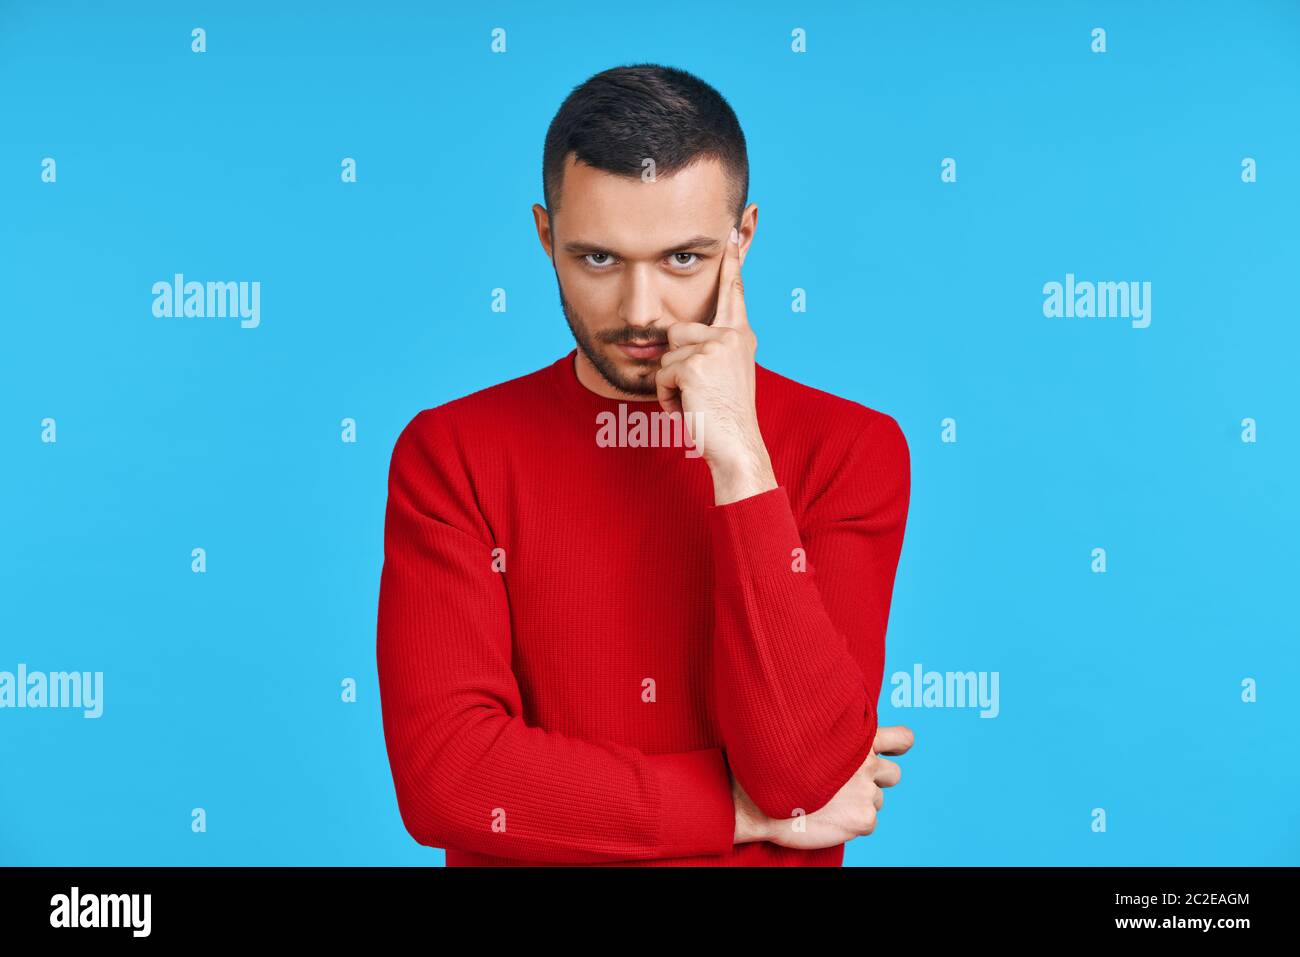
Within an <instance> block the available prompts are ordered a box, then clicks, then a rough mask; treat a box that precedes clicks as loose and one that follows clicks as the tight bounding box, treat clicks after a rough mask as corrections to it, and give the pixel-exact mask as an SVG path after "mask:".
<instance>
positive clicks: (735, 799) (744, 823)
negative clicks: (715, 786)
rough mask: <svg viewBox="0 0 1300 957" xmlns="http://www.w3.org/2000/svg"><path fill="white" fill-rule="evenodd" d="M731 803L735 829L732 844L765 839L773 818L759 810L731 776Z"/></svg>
mask: <svg viewBox="0 0 1300 957" xmlns="http://www.w3.org/2000/svg"><path fill="white" fill-rule="evenodd" d="M731 797H732V803H733V804H734V806H735V809H736V831H735V834H734V835H733V838H732V842H731V843H732V844H748V843H751V842H753V841H766V840H767V839H768V838H769V837H771V834H772V825H773V824H774V823H775V822H773V820H772V819H771V818H770V817H768V816H767V815H766V814H764V813H763V812H762V811H761V810H759V808H758V806H757V805H756V804H754V802H753V801H751V800H750V799H749V795H748V794H746V793H745V792H744V789H742V788H741V786H740V783H739V782H738V781H736V779H735V778H732V781H731Z"/></svg>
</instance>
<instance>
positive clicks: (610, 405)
mask: <svg viewBox="0 0 1300 957" xmlns="http://www.w3.org/2000/svg"><path fill="white" fill-rule="evenodd" d="M577 356H578V347H577V346H574V347H573V348H572V349H570V350H569V354H568V355H566V356H564V357H563V358H561V359H558V360H556V361H555V362H553V363H552V364H551V370H550V371H551V378H552V380H554V382H555V384H556V386H557V387H558V388H559V390H560V392H562V393H563V394H564V396H565V397H566V399H567V400H568V401H569V402H571V403H574V404H576V405H578V406H579V407H580V408H584V409H590V410H592V411H596V412H600V411H605V410H608V411H611V412H617V411H618V407H619V406H620V405H622V404H624V403H626V404H627V406H628V410H629V411H635V410H637V409H640V410H642V411H646V412H654V411H656V410H659V409H660V405H659V400H658V399H657V398H655V397H653V396H651V397H650V398H648V399H644V400H641V399H612V398H610V397H609V396H604V395H601V394H600V393H598V392H592V391H591V390H590V389H588V388H587V387H586V386H585V385H583V384H582V380H580V379H579V378H578V369H577V366H576V365H575V362H576V361H577Z"/></svg>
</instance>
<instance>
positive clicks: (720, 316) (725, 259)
mask: <svg viewBox="0 0 1300 957" xmlns="http://www.w3.org/2000/svg"><path fill="white" fill-rule="evenodd" d="M731 236H732V237H735V238H734V239H730V238H729V240H728V242H726V243H725V244H724V245H725V247H726V251H725V252H724V253H723V255H722V269H721V271H720V272H719V274H718V308H717V311H716V313H715V315H714V317H713V325H714V326H722V327H726V326H731V327H733V328H738V329H743V328H746V327H747V326H748V325H749V317H748V316H747V314H746V312H745V287H744V284H743V283H742V282H741V279H740V234H739V233H738V232H737V231H736V229H735V227H732V230H731Z"/></svg>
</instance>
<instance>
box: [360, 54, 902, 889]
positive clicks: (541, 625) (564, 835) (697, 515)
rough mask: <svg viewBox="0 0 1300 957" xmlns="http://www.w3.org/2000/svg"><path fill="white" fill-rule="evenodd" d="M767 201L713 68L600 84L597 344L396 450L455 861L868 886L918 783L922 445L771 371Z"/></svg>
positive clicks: (569, 314)
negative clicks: (896, 587) (909, 644)
mask: <svg viewBox="0 0 1300 957" xmlns="http://www.w3.org/2000/svg"><path fill="white" fill-rule="evenodd" d="M748 180H749V173H748V159H747V155H746V151H745V140H744V135H743V133H742V132H741V129H740V125H739V123H738V122H737V120H736V117H735V114H734V113H733V112H732V110H731V108H730V107H729V106H728V104H727V103H726V101H725V100H724V99H723V98H722V97H721V96H720V95H719V94H718V92H717V91H716V90H714V89H713V88H712V87H710V86H708V85H707V84H705V83H703V82H702V81H700V80H699V79H697V78H695V77H693V76H691V75H690V74H688V73H684V72H682V71H680V70H674V69H670V68H665V67H659V66H653V65H638V66H631V67H622V68H618V69H613V70H607V71H605V72H603V73H600V74H598V75H596V76H594V77H592V78H591V79H590V80H588V81H587V82H586V83H584V84H582V85H581V86H579V87H577V88H576V89H575V90H574V91H573V92H572V93H571V94H570V95H569V97H568V98H567V99H566V100H565V102H564V104H563V105H562V106H561V108H560V110H559V112H558V113H557V114H556V116H555V118H554V120H553V121H552V123H551V126H550V129H549V131H548V133H547V137H546V146H545V151H544V157H543V188H544V196H545V200H546V206H545V207H542V206H534V208H533V212H534V216H535V218H536V224H537V232H538V236H539V238H540V240H541V244H542V247H543V248H544V249H545V250H546V253H547V255H548V256H549V257H550V259H551V263H552V265H553V267H554V270H555V275H556V280H557V283H558V285H559V290H560V303H561V306H562V308H563V311H564V314H565V316H566V318H567V320H568V323H569V328H570V329H571V330H572V332H573V336H574V339H575V340H576V342H577V348H575V349H574V350H573V351H571V352H570V353H569V354H568V355H566V356H564V357H563V358H561V359H559V360H557V361H556V362H554V363H551V364H550V365H548V366H546V367H544V368H541V369H538V370H537V371H536V372H533V373H531V374H528V375H525V376H522V377H520V378H516V379H512V380H510V381H508V382H503V383H500V384H498V385H495V386H492V387H490V388H486V389H483V390H481V391H478V392H475V393H473V394H472V395H468V396H464V397H461V398H458V399H455V400H453V401H450V402H447V403H445V404H443V405H440V406H438V407H436V408H431V409H426V410H424V411H422V412H420V413H419V414H417V415H416V416H415V417H414V418H413V419H412V420H411V421H410V423H409V424H408V425H407V426H406V427H405V429H404V430H403V431H402V433H401V435H400V436H399V437H398V439H397V442H396V445H395V447H394V449H393V456H392V464H391V471H390V475H389V491H388V506H387V517H386V523H385V529H384V536H385V537H384V566H383V573H382V576H381V580H380V595H379V615H378V643H377V656H378V669H379V682H380V694H381V701H382V710H383V724H384V734H385V740H386V744H387V748H388V755H389V759H390V762H391V766H392V773H393V781H394V784H395V787H396V792H397V801H398V807H399V809H400V812H401V816H402V820H403V822H404V823H405V825H406V827H407V829H408V831H409V832H410V833H411V835H412V836H413V837H414V838H415V839H416V840H417V841H419V842H420V843H421V844H425V845H429V846H432V847H443V848H446V850H447V864H448V865H451V866H456V865H510V864H515V865H518V864H553V865H558V864H611V865H665V864H667V865H681V864H703V865H779V866H789V865H829V866H838V865H840V864H841V863H842V861H843V853H844V842H845V841H847V840H851V839H852V838H853V837H855V836H857V835H859V834H868V833H870V832H871V831H872V829H873V827H874V824H875V820H876V812H877V811H878V810H879V809H880V806H881V802H882V801H883V792H882V791H881V787H888V786H890V785H893V784H894V783H896V782H897V781H898V779H899V767H898V765H897V764H896V763H894V762H891V761H888V760H886V759H883V758H880V757H879V756H878V755H877V752H879V753H885V754H901V753H903V752H904V751H906V750H907V748H908V747H909V746H910V745H911V743H912V735H911V732H910V731H909V730H908V729H906V728H902V727H893V728H878V727H877V718H876V700H877V698H878V696H879V693H880V685H881V681H882V678H883V668H884V653H885V646H884V643H885V629H886V623H887V621H888V615H889V605H890V598H891V594H892V590H893V583H894V575H895V569H896V567H897V563H898V559H899V553H900V550H901V548H902V542H903V530H904V526H905V524H906V520H907V510H908V503H909V495H910V478H911V474H910V459H909V454H908V447H907V442H906V440H905V438H904V436H903V433H902V430H901V429H900V428H899V426H898V423H897V422H896V421H895V420H894V419H893V418H892V417H890V416H889V415H887V414H884V413H882V412H878V411H875V410H872V409H869V408H867V407H865V406H863V405H860V404H858V403H856V402H852V401H850V400H847V399H843V398H839V397H836V396H833V395H830V394H828V393H825V392H822V391H819V390H817V389H814V388H810V387H808V386H805V385H801V384H800V383H797V382H794V381H792V380H790V379H787V378H785V377H783V376H781V375H778V374H777V373H775V372H773V371H771V370H769V369H766V368H764V367H763V366H761V365H758V364H757V363H756V362H755V361H754V356H755V350H756V337H755V334H754V331H753V330H752V328H751V327H750V325H749V321H748V317H747V314H746V309H745V303H744V298H743V289H742V286H741V281H740V266H741V262H742V261H743V258H744V253H745V250H746V249H747V248H748V246H749V244H750V243H751V242H752V241H753V238H754V234H755V228H756V221H757V215H758V209H757V206H754V205H750V206H748V207H746V205H745V202H746V197H747V193H748ZM733 227H734V228H733ZM733 237H734V238H733ZM737 240H738V241H737ZM651 412H655V413H659V415H660V416H661V418H660V419H659V421H658V423H657V424H653V425H651V427H650V429H649V430H648V432H647V430H646V429H645V428H644V421H645V420H646V419H648V418H650V416H649V415H648V413H651ZM669 413H671V414H672V415H673V418H672V419H671V422H670V425H672V426H675V430H674V429H673V428H669V427H663V428H662V429H661V428H660V426H661V425H662V424H663V422H664V421H665V419H667V418H668V415H669ZM638 414H639V416H638ZM638 418H639V420H640V422H641V423H642V424H641V425H640V426H638V425H636V424H630V423H635V422H636V421H637V420H638ZM673 435H676V436H677V437H678V439H680V441H667V440H664V441H655V439H671V438H672V436H673Z"/></svg>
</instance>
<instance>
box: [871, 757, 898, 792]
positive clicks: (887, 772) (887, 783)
mask: <svg viewBox="0 0 1300 957" xmlns="http://www.w3.org/2000/svg"><path fill="white" fill-rule="evenodd" d="M902 779H903V769H902V768H900V767H899V766H898V765H897V764H896V763H895V762H893V761H886V760H885V759H884V758H877V759H876V774H875V777H874V778H873V780H874V781H875V782H876V786H877V787H882V788H892V787H893V786H894V785H895V784H897V783H898V782H899V781H901V780H902Z"/></svg>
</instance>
